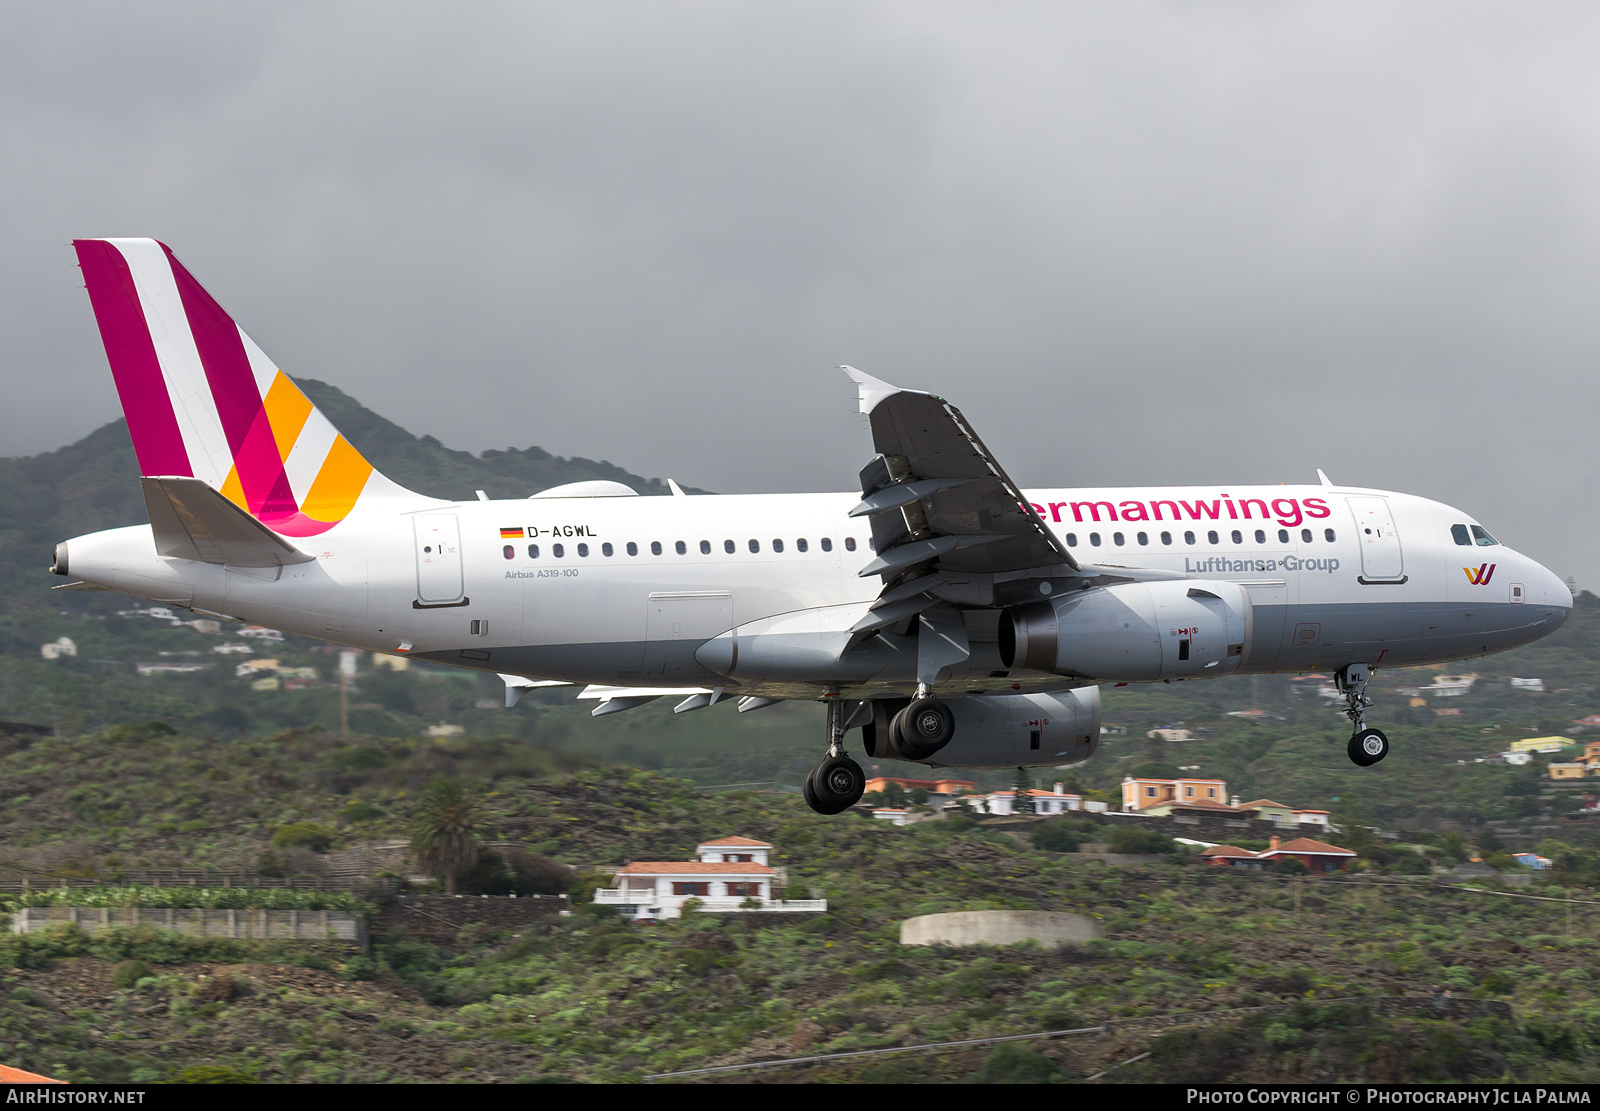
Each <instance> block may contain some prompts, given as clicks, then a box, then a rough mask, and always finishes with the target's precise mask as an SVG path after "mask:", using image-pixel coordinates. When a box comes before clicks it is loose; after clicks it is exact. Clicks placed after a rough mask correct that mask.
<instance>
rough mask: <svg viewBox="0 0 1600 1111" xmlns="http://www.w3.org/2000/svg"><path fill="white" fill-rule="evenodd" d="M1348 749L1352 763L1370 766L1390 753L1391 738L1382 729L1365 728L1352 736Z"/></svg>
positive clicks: (1359, 765)
mask: <svg viewBox="0 0 1600 1111" xmlns="http://www.w3.org/2000/svg"><path fill="white" fill-rule="evenodd" d="M1346 751H1347V752H1348V753H1349V755H1350V762H1351V763H1352V764H1355V765H1356V766H1357V767H1362V768H1370V767H1371V766H1372V765H1374V764H1376V763H1377V762H1378V761H1379V760H1382V759H1383V758H1384V757H1385V756H1387V755H1389V738H1388V737H1385V736H1384V735H1383V731H1382V730H1381V729H1363V730H1362V731H1361V732H1359V733H1357V734H1356V735H1355V736H1353V737H1351V738H1350V747H1349V749H1347V750H1346Z"/></svg>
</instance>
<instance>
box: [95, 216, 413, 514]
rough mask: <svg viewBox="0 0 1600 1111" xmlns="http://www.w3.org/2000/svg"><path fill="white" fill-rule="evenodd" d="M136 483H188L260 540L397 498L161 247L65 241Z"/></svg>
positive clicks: (144, 241) (120, 241)
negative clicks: (255, 529) (379, 498)
mask: <svg viewBox="0 0 1600 1111" xmlns="http://www.w3.org/2000/svg"><path fill="white" fill-rule="evenodd" d="M73 247H74V248H75V249H76V250H77V252H78V265H79V267H80V268H81V269H82V271H83V278H84V284H85V286H86V287H87V289H88V291H89V301H90V303H91V304H92V305H93V306H94V315H95V320H96V322H97V323H98V324H99V325H100V338H101V339H102V340H103V341H104V343H105V348H106V357H107V359H108V360H109V361H110V363H111V374H112V377H113V378H115V379H116V383H117V394H118V396H119V397H120V398H121V400H122V411H123V413H124V414H126V416H127V418H128V432H129V434H130V435H131V436H132V438H133V447H134V451H135V452H136V453H137V454H138V457H139V471H140V473H141V474H142V475H144V476H146V477H162V478H194V479H199V480H200V481H202V482H204V483H205V484H206V485H207V486H209V487H211V488H212V489H213V490H215V491H217V492H218V493H220V494H221V495H222V496H223V497H225V498H227V499H228V500H229V501H230V502H232V503H233V504H234V505H236V506H238V507H239V508H240V509H242V510H244V511H245V512H246V513H248V514H249V515H250V516H251V517H254V518H255V519H256V520H257V521H259V522H261V523H262V524H264V525H266V526H267V527H268V528H270V529H271V530H272V531H274V532H277V533H280V534H282V535H285V536H315V535H317V534H318V533H322V532H326V531H327V530H328V529H330V528H332V527H333V526H334V525H336V524H338V523H339V522H340V521H342V520H344V518H345V517H346V516H348V515H349V513H350V511H351V510H352V509H354V508H355V505H356V502H357V501H358V500H359V499H361V498H362V497H363V496H367V497H371V496H374V495H381V494H384V493H389V492H394V493H399V492H401V488H400V487H398V486H396V485H394V484H393V483H391V482H389V481H388V480H387V479H385V478H384V477H383V476H382V475H381V474H379V473H378V472H377V471H376V470H374V469H373V466H372V464H371V463H369V462H367V461H366V459H365V458H363V457H362V455H361V453H360V452H358V451H357V450H356V449H355V448H353V447H352V446H350V443H349V441H347V440H346V439H345V438H344V437H343V436H341V435H339V432H338V430H337V429H336V428H334V427H333V425H332V424H331V423H330V422H329V421H328V419H327V418H326V417H324V416H323V415H322V413H321V412H319V411H318V410H317V407H316V406H315V405H313V404H311V401H310V400H309V399H308V398H307V397H306V395H305V394H304V393H302V392H301V391H300V388H299V387H298V386H296V385H295V384H294V383H293V382H292V381H290V380H289V376H288V375H286V374H284V373H283V371H281V370H279V369H278V367H277V366H276V365H275V364H274V363H273V362H272V360H271V359H269V358H267V356H266V354H265V353H264V352H263V351H262V350H261V348H259V347H257V346H256V345H255V343H254V342H253V341H252V340H251V339H250V337H249V336H247V335H245V333H244V331H243V330H242V329H241V328H240V327H239V326H238V325H237V324H235V323H234V321H233V318H232V317H230V316H229V315H228V314H227V313H226V312H224V311H223V309H222V306H221V305H219V304H217V302H216V301H215V300H213V299H212V297H211V295H210V294H209V293H207V292H206V291H205V290H204V289H203V288H202V287H201V285H200V283H199V282H197V281H195V280H194V277H193V276H192V275H190V273H189V271H188V270H186V269H185V268H184V266H183V264H182V263H180V262H179V261H178V260H177V258H176V257H175V256H174V255H173V253H172V252H171V250H169V249H168V248H167V246H166V245H165V244H163V243H158V242H157V241H156V240H154V239H79V240H74V241H73Z"/></svg>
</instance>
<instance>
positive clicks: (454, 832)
mask: <svg viewBox="0 0 1600 1111" xmlns="http://www.w3.org/2000/svg"><path fill="white" fill-rule="evenodd" d="M479 818H480V814H479V811H478V800H477V799H475V798H474V797H473V796H472V795H471V794H470V793H469V792H468V791H467V790H466V789H465V788H464V787H462V786H461V784H459V783H457V782H456V781H455V780H453V779H435V780H434V781H433V782H432V783H430V784H428V786H427V789H426V790H424V791H423V792H422V797H421V798H419V799H418V800H417V807H416V809H415V810H413V811H412V812H411V821H410V822H409V823H407V826H406V831H407V832H408V833H410V834H411V853H412V855H413V856H415V857H416V858H417V863H418V864H419V865H421V866H422V868H423V869H424V870H426V871H428V872H431V873H433V874H434V875H442V876H443V877H444V890H445V894H447V895H454V894H455V893H456V877H457V876H458V875H460V874H461V873H462V872H470V871H471V870H472V868H473V867H474V866H475V865H476V864H477V863H478V839H477V836H476V834H477V831H478V821H479Z"/></svg>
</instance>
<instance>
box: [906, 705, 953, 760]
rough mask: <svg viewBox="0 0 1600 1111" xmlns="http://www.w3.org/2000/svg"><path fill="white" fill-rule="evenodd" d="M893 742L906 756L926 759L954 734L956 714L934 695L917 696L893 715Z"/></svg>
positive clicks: (913, 758)
mask: <svg viewBox="0 0 1600 1111" xmlns="http://www.w3.org/2000/svg"><path fill="white" fill-rule="evenodd" d="M893 730H894V733H895V734H896V736H895V744H896V745H897V746H898V747H899V749H900V754H901V755H902V756H904V757H905V758H906V759H908V760H926V759H927V758H928V757H930V756H932V755H933V754H934V753H935V752H938V751H939V750H940V749H941V748H943V747H944V746H945V745H947V744H949V743H950V738H951V737H954V736H955V735H956V717H955V714H953V713H951V712H950V707H949V706H948V705H946V704H945V703H943V702H940V701H939V700H938V699H937V698H919V699H917V700H916V701H915V702H913V703H911V705H909V706H907V707H906V708H905V709H904V710H901V711H900V712H899V713H898V714H896V715H895V718H894V726H893Z"/></svg>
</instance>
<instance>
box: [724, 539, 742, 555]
mask: <svg viewBox="0 0 1600 1111" xmlns="http://www.w3.org/2000/svg"><path fill="white" fill-rule="evenodd" d="M737 547H738V545H737V544H735V543H734V542H733V541H732V540H724V541H723V542H722V550H723V551H725V552H727V553H728V554H729V555H732V554H733V551H734V549H735V548H737Z"/></svg>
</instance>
